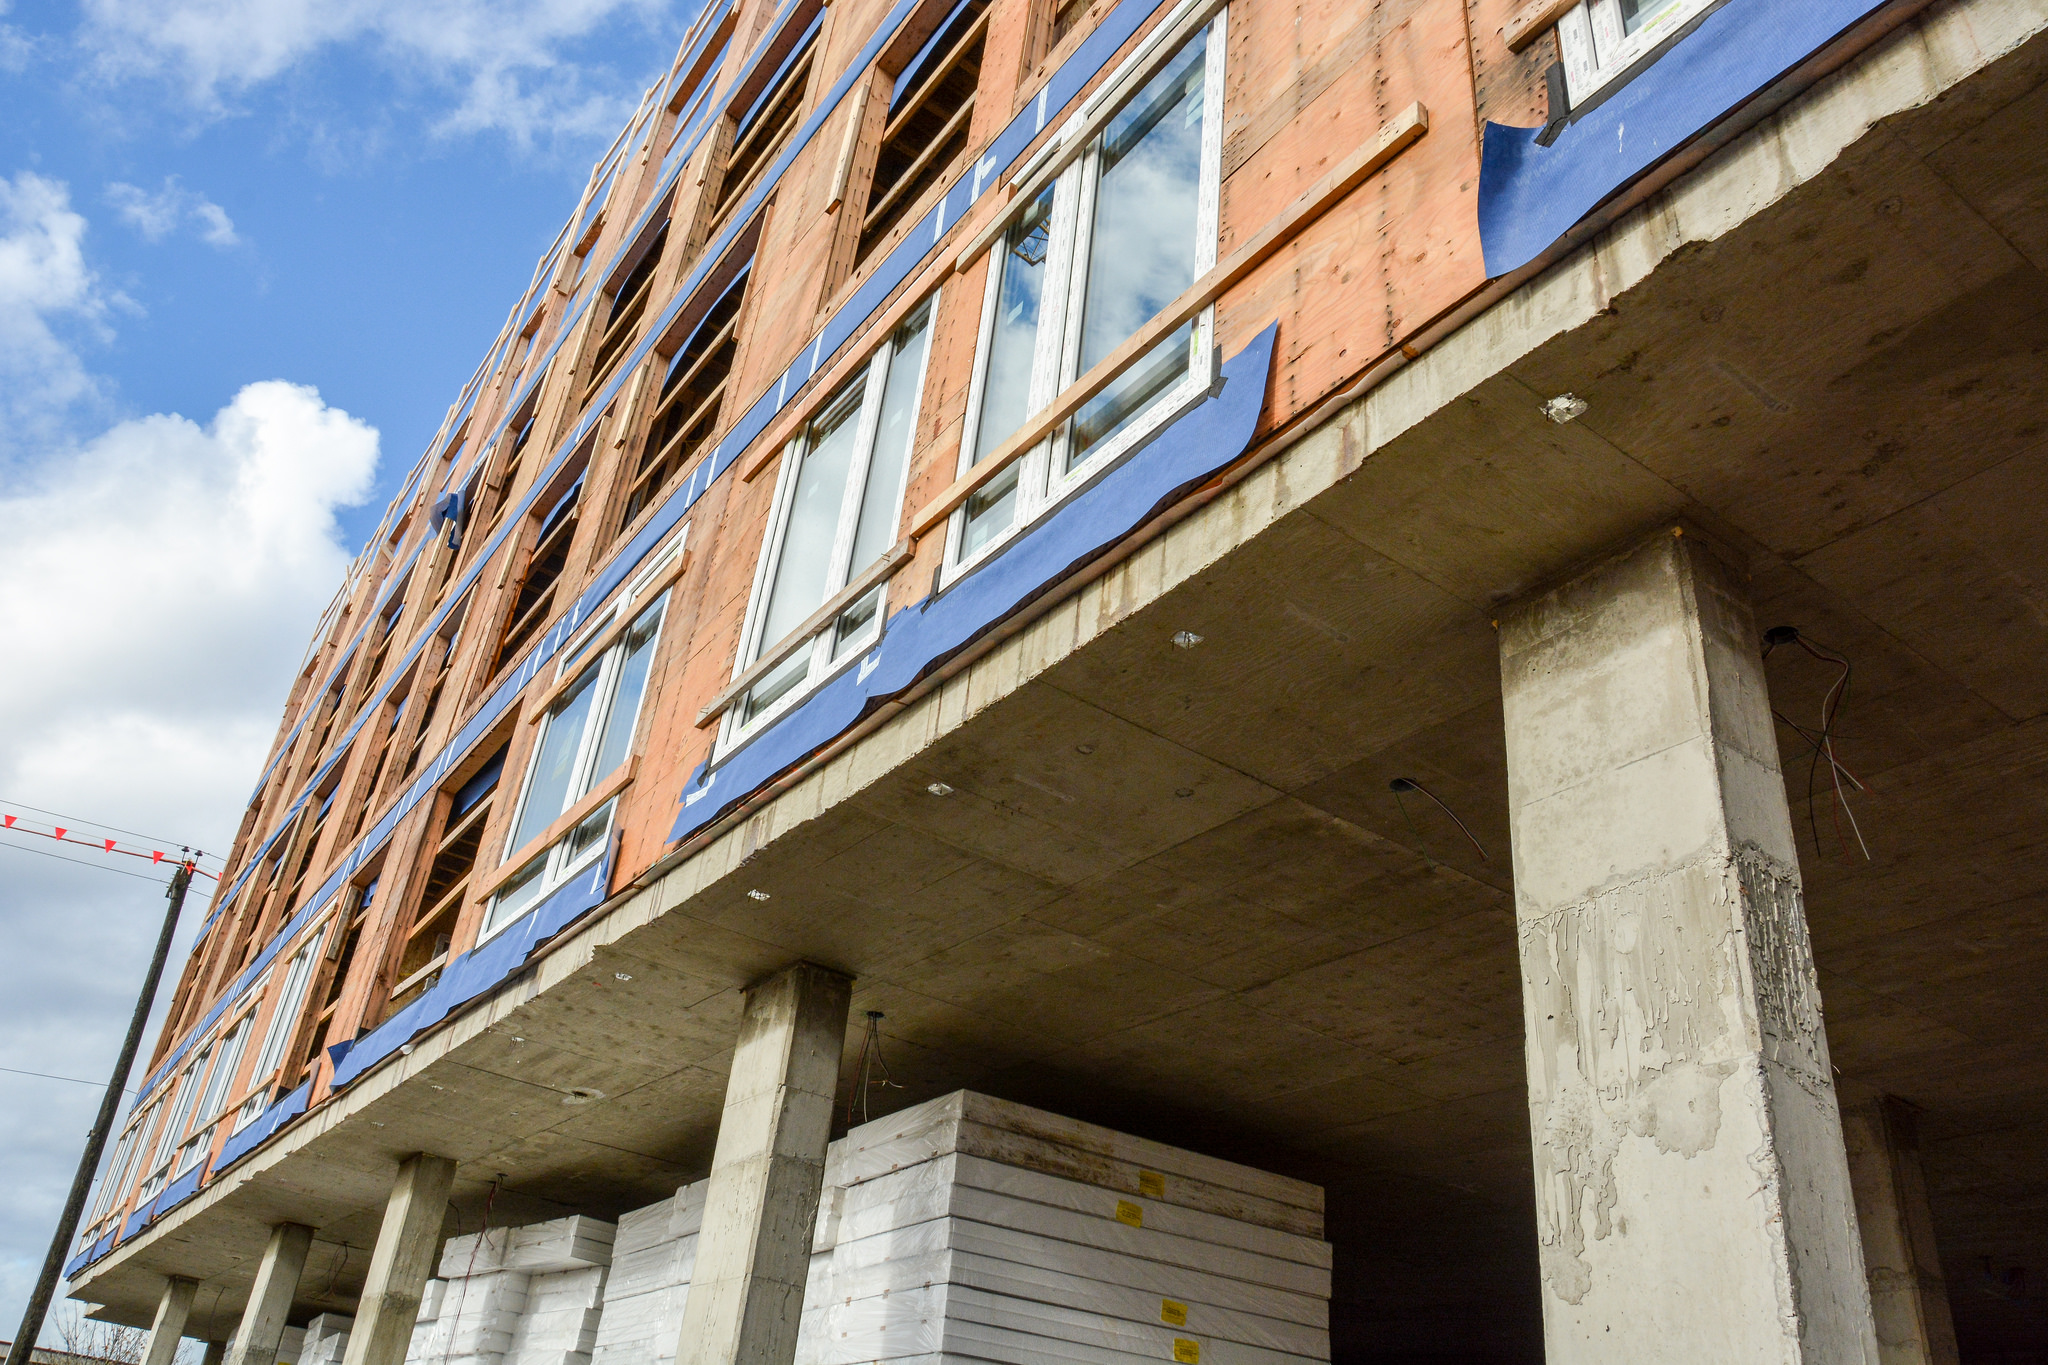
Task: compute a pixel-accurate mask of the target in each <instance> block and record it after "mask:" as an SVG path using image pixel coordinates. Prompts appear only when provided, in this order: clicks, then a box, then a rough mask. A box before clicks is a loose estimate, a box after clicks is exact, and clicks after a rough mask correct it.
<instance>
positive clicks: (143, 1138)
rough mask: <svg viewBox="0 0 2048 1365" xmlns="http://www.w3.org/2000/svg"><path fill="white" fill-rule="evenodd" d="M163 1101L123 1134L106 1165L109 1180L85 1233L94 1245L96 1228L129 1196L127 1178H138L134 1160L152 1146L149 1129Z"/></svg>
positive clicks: (103, 1187) (144, 1113)
mask: <svg viewBox="0 0 2048 1365" xmlns="http://www.w3.org/2000/svg"><path fill="white" fill-rule="evenodd" d="M162 1103H163V1102H162V1101H161V1100H159V1101H157V1102H156V1103H155V1104H152V1105H150V1106H149V1107H148V1108H147V1109H144V1110H143V1111H142V1116H141V1117H140V1118H138V1119H136V1120H135V1121H134V1122H133V1123H131V1124H129V1125H128V1130H127V1131H126V1132H124V1133H122V1134H121V1140H120V1141H119V1142H118V1143H116V1144H115V1145H114V1159H113V1161H111V1162H109V1163H108V1165H107V1178H106V1180H105V1181H103V1182H102V1183H101V1185H100V1197H99V1199H98V1200H97V1201H96V1203H95V1205H94V1208H93V1215H92V1222H93V1223H94V1224H95V1226H93V1227H90V1228H88V1229H86V1240H87V1241H88V1242H89V1241H91V1240H92V1239H93V1238H94V1237H95V1236H96V1235H97V1234H98V1232H99V1228H98V1226H97V1224H98V1223H99V1222H100V1220H101V1219H103V1218H105V1217H106V1216H107V1214H109V1213H110V1212H112V1211H113V1210H114V1209H116V1208H118V1207H119V1206H120V1203H121V1196H122V1195H123V1194H125V1193H127V1190H128V1177H130V1176H131V1175H133V1174H135V1170H134V1167H135V1157H136V1154H137V1153H138V1152H140V1151H141V1150H142V1149H143V1148H145V1147H146V1146H148V1144H149V1135H150V1134H149V1129H150V1125H151V1124H152V1123H154V1122H155V1121H156V1115H157V1110H158V1109H159V1108H161V1107H162Z"/></svg>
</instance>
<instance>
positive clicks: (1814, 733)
mask: <svg viewBox="0 0 2048 1365" xmlns="http://www.w3.org/2000/svg"><path fill="white" fill-rule="evenodd" d="M1786 644H1793V645H1798V646H1799V647H1800V648H1801V649H1803V650H1805V651H1806V652H1807V653H1808V654H1810V655H1812V656H1813V657H1814V658H1816V659H1818V660H1820V661H1821V662H1822V663H1827V664H1834V665H1836V666H1838V667H1839V668H1840V669H1841V670H1842V671H1841V673H1840V674H1839V675H1837V676H1836V678H1835V680H1834V682H1833V683H1831V684H1829V686H1828V690H1827V691H1826V692H1825V693H1823V694H1822V695H1821V700H1820V728H1819V729H1817V730H1814V729H1809V728H1808V727H1806V726H1804V725H1801V724H1799V722H1797V721H1795V720H1793V719H1792V718H1791V717H1790V716H1788V715H1786V714H1785V713H1784V712H1783V711H1780V710H1779V709H1778V708H1777V707H1775V706H1774V707H1772V708H1771V714H1772V715H1773V716H1775V717H1776V718H1777V719H1778V720H1779V721H1781V722H1783V723H1784V724H1785V726H1786V727H1787V728H1789V729H1790V730H1792V732H1793V733H1795V734H1797V735H1798V736H1799V737H1800V738H1801V739H1803V740H1805V741H1806V742H1807V744H1808V745H1809V746H1810V747H1811V748H1812V750H1813V761H1812V762H1811V763H1809V764H1808V765H1807V769H1806V823H1807V828H1808V830H1809V831H1810V832H1811V833H1812V835H1813V847H1814V851H1815V852H1819V851H1820V847H1821V842H1820V817H1819V815H1818V813H1817V812H1816V811H1815V810H1814V801H1815V797H1814V787H1815V785H1816V784H1817V783H1818V781H1819V778H1820V765H1821V764H1822V763H1823V762H1825V763H1826V764H1827V765H1828V778H1829V781H1830V783H1831V785H1832V787H1833V789H1834V795H1835V800H1834V804H1833V805H1831V806H1830V807H1828V816H1829V822H1830V823H1831V824H1832V825H1833V826H1834V830H1835V843H1836V845H1837V846H1839V847H1841V848H1843V849H1844V850H1846V849H1847V848H1848V840H1846V839H1844V838H1843V837H1842V821H1843V820H1847V821H1848V822H1849V832H1850V833H1851V834H1854V835H1855V836H1856V846H1857V847H1858V848H1860V849H1861V850H1863V861H1865V862H1871V861H1873V859H1872V858H1871V856H1870V845H1869V844H1867V843H1865V842H1864V839H1863V828H1862V826H1860V825H1858V824H1857V823H1856V812H1855V811H1854V810H1852V809H1851V808H1850V806H1849V795H1848V793H1847V792H1845V791H1843V790H1842V780H1843V779H1844V778H1847V779H1848V781H1849V785H1850V786H1851V787H1853V788H1854V789H1855V790H1857V791H1859V792H1867V791H1869V790H1870V789H1869V788H1868V787H1866V786H1864V785H1863V783H1862V782H1860V781H1858V780H1857V777H1856V774H1854V773H1852V772H1850V771H1849V770H1848V769H1847V768H1845V767H1843V766H1842V761H1841V760H1840V759H1839V758H1837V757H1836V756H1835V738H1836V733H1835V722H1836V721H1837V720H1838V719H1840V717H1841V714H1842V707H1843V706H1844V705H1845V704H1846V703H1847V702H1848V700H1849V677H1850V674H1851V672H1852V671H1853V669H1852V665H1851V664H1850V662H1849V660H1848V659H1847V658H1846V657H1845V656H1843V655H1841V654H1838V653H1836V652H1835V651H1833V650H1831V649H1829V648H1828V647H1827V646H1825V645H1821V644H1817V643H1816V642H1814V641H1812V640H1809V639H1807V638H1806V636H1805V635H1804V634H1802V633H1801V632H1800V630H1799V627H1797V626H1772V627H1771V628H1770V629H1769V630H1767V631H1765V632H1764V651H1763V656H1764V658H1766V659H1768V658H1770V657H1771V651H1773V650H1775V649H1776V648H1777V647H1778V646H1779V645H1786Z"/></svg>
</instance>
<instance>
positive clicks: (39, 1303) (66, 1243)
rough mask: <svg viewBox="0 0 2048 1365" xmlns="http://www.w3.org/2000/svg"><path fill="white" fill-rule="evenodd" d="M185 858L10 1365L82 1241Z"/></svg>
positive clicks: (31, 1343)
mask: <svg viewBox="0 0 2048 1365" xmlns="http://www.w3.org/2000/svg"><path fill="white" fill-rule="evenodd" d="M185 852H186V854H187V856H186V858H185V859H184V861H182V862H180V863H179V864H178V870H177V871H176V872H173V873H172V874H171V884H170V886H169V887H168V888H167V889H166V890H165V891H164V895H165V896H167V897H169V898H170V902H171V906H170V909H168V910H166V911H165V912H164V928H163V932H162V933H161V934H158V935H157V940H156V956H155V957H152V958H151V959H150V960H149V975H148V976H146V977H144V978H143V980H142V993H141V994H140V995H138V996H136V997H135V1014H134V1017H133V1018H131V1019H129V1021H128V1037H127V1039H126V1040H125V1041H123V1042H122V1044H121V1056H120V1058H119V1059H118V1060H117V1061H115V1063H114V1075H113V1079H111V1080H109V1081H108V1082H107V1093H106V1097H105V1098H104V1099H102V1100H101V1101H100V1112H99V1117H98V1118H96V1119H94V1120H93V1121H92V1131H91V1132H89V1133H88V1134H86V1138H85V1151H84V1153H83V1154H81V1155H80V1156H79V1158H78V1174H76V1175H74V1176H72V1177H71V1197H70V1198H68V1199H66V1200H65V1201H64V1212H63V1214H62V1216H60V1217H59V1218H58V1219H57V1235H56V1236H55V1237H53V1238H51V1239H50V1254H49V1255H48V1256H46V1257H44V1258H43V1273H42V1274H41V1275H39V1276H37V1277H36V1287H35V1292H34V1293H32V1294H30V1295H29V1296H28V1309H27V1311H25V1312H24V1313H22V1315H21V1330H19V1331H17V1332H16V1333H15V1334H14V1344H13V1345H12V1346H10V1347H9V1348H8V1350H7V1365H29V1353H30V1352H32V1351H34V1350H35V1348H36V1338H37V1337H39V1336H41V1335H42V1334H43V1318H44V1316H45V1315H46V1314H47V1313H48V1312H49V1311H50V1298H51V1296H52V1295H54V1294H55V1293H56V1292H57V1280H58V1279H59V1278H60V1277H61V1276H62V1275H63V1273H64V1260H65V1256H64V1253H65V1251H66V1250H68V1249H69V1248H70V1246H71V1239H72V1238H74V1237H76V1236H77V1235H78V1220H79V1217H80V1216H81V1215H82V1214H84V1212H85V1197H86V1195H87V1194H89V1193H91V1191H92V1175H93V1172H94V1171H96V1170H98V1169H99V1165H100V1153H102V1152H104V1151H105V1150H106V1148H107V1134H108V1133H109V1132H110V1131H112V1129H113V1127H114V1116H115V1115H116V1113H118V1112H119V1109H120V1105H121V1096H122V1094H123V1093H125V1092H126V1090H127V1088H128V1072H129V1069H130V1068H132V1067H133V1066H134V1065H135V1050H136V1048H138V1047H140V1046H141V1044H142V1026H143V1025H144V1024H146V1023H148V1022H149V1011H150V1009H151V1007H152V1006H154V1005H155V1004H156V988H157V983H158V982H159V981H160V980H161V979H162V978H163V974H164V961H165V959H166V958H168V957H170V955H171V936H172V935H173V934H175V933H176V932H177V929H178V915H179V913H180V912H181V911H183V910H184V908H185V888H186V887H188V886H190V885H191V884H192V868H193V863H192V860H191V857H190V856H189V855H190V853H191V850H190V849H187V850H186V851H185Z"/></svg>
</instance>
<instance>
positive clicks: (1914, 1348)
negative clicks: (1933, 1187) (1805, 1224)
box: [1842, 1095, 1959, 1365]
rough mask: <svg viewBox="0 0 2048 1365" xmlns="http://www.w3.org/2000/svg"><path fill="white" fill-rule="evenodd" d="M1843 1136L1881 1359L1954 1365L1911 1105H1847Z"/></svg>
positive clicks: (1883, 1100)
mask: <svg viewBox="0 0 2048 1365" xmlns="http://www.w3.org/2000/svg"><path fill="white" fill-rule="evenodd" d="M1842 1136H1843V1139H1844V1141H1845V1143H1846V1145H1847V1147H1848V1151H1849V1183H1850V1186H1851V1188H1852V1189H1854V1190H1855V1192H1856V1224H1857V1226H1858V1227H1859V1228H1860V1229H1862V1233H1863V1268H1864V1272H1865V1274H1866V1276H1867V1277H1868V1280H1869V1284H1870V1308H1871V1314H1872V1316H1873V1317H1874V1318H1875V1320H1876V1323H1877V1350H1878V1359H1879V1361H1880V1362H1881V1365H1957V1361H1958V1359H1959V1356H1958V1353H1957V1349H1956V1327H1955V1320H1954V1319H1953V1318H1952V1317H1951V1316H1950V1315H1949V1306H1948V1285H1947V1283H1946V1281H1944V1280H1943V1278H1942V1273H1941V1258H1940V1257H1939V1256H1937V1255H1936V1254H1935V1249H1934V1213H1933V1210H1931V1209H1930V1208H1929V1207H1928V1204H1927V1178H1926V1176H1925V1175H1924V1174H1923V1173H1922V1171H1921V1168H1920V1142H1919V1134H1918V1132H1917V1130H1916V1127H1915V1124H1914V1114H1913V1110H1912V1108H1911V1107H1910V1106H1908V1105H1906V1104H1905V1103H1903V1102H1901V1101H1899V1100H1896V1099H1893V1098H1892V1097H1890V1096H1888V1095H1881V1096H1878V1097H1877V1098H1875V1099H1870V1100H1865V1101H1863V1102H1861V1103H1858V1104H1851V1105H1846V1106H1844V1107H1843V1109H1842Z"/></svg>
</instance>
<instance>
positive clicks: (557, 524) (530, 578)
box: [490, 436, 597, 677]
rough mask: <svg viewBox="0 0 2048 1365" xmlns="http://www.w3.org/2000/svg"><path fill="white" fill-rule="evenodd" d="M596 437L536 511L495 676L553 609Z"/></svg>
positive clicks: (493, 668)
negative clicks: (558, 491)
mask: <svg viewBox="0 0 2048 1365" xmlns="http://www.w3.org/2000/svg"><path fill="white" fill-rule="evenodd" d="M596 442H597V438H596V437H595V436H592V437H591V438H590V439H589V440H588V441H586V442H585V443H584V446H583V449H582V450H581V452H579V454H578V455H577V457H576V458H575V459H572V460H571V461H570V462H569V464H568V465H567V466H565V467H564V470H563V473H562V474H561V475H557V476H556V477H557V480H559V479H561V478H563V477H568V478H570V480H571V482H570V483H569V486H568V487H567V489H565V490H564V491H563V492H562V494H561V495H560V496H559V497H557V498H556V499H555V500H554V501H553V502H552V503H548V502H546V501H545V500H541V501H540V502H539V503H538V505H539V506H544V507H546V508H547V510H546V511H545V512H544V513H543V512H536V513H535V514H534V517H535V520H536V521H537V522H538V526H537V528H536V529H535V531H534V533H533V537H534V539H533V549H532V550H531V551H530V552H529V553H528V554H527V557H526V569H525V572H524V573H522V574H521V575H520V578H519V590H518V591H517V592H516V593H514V594H513V596H512V607H511V610H510V611H509V612H508V613H507V614H506V617H505V633H504V635H503V636H501V637H500V639H499V642H498V653H497V656H496V658H495V659H494V660H493V661H492V663H491V669H490V676H492V677H496V676H497V674H498V673H499V672H500V671H501V670H502V669H503V668H504V667H505V665H507V664H509V663H511V662H512V660H514V659H515V658H517V657H518V656H519V651H520V650H522V649H524V648H525V647H526V645H527V642H528V641H530V640H531V639H533V637H534V636H535V635H536V634H538V633H539V632H540V628H541V627H542V626H543V625H545V624H547V621H548V619H549V617H550V616H551V615H552V614H553V611H554V604H555V585H556V583H557V581H558V580H560V578H561V576H562V570H563V569H564V568H566V567H567V566H568V563H569V546H570V544H571V543H572V542H573V541H574V540H575V538H576V513H577V504H578V502H579V501H580V499H581V498H582V496H583V470H582V466H583V465H585V464H587V463H588V462H589V459H590V451H591V447H592V446H594V445H595V444H596ZM557 486H559V483H558V484H557Z"/></svg>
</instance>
